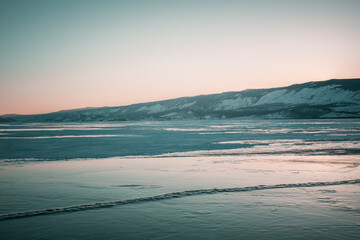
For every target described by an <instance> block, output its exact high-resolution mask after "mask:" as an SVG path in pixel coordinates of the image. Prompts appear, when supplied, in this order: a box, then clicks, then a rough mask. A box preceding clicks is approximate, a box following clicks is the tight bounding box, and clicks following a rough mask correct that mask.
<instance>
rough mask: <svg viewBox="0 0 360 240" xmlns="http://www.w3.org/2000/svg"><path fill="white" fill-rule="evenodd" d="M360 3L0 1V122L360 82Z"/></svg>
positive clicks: (314, 0) (353, 0) (354, 0)
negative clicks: (6, 117) (17, 116)
mask: <svg viewBox="0 0 360 240" xmlns="http://www.w3.org/2000/svg"><path fill="white" fill-rule="evenodd" d="M359 12H360V1H358V0H338V1H335V0H326V1H325V0H322V1H321V0H312V1H307V0H303V1H292V0H287V1H285V0H282V1H281V0H278V1H276V0H272V1H265V0H263V1H256V0H255V1H226V0H222V1H220V0H219V1H196V0H192V1H183V0H182V1H170V0H167V1H150V0H149V1H136V0H131V1H130V0H129V1H100V0H99V1H91V0H84V1H80V0H71V1H70V0H69V1H56V0H52V1H50V0H42V1H36V0H24V1H19V0H9V1H6V0H2V1H0V31H1V34H0V35H1V36H0V53H1V55H0V114H5V113H26V114H28V113H43V112H50V111H56V110H61V109H69V108H79V107H86V106H118V105H126V104H131V103H138V102H146V101H153V100H162V99H167V98H175V97H182V96H192V95H198V94H208V93H217V92H224V91H237V90H243V89H247V88H267V87H277V86H286V85H290V84H293V83H301V82H306V81H319V80H326V79H330V78H353V77H360V44H359V43H360V27H359V26H360V15H359Z"/></svg>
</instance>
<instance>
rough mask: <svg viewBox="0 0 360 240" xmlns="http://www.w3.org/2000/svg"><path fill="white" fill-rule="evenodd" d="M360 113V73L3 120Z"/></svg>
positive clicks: (3, 118)
mask: <svg viewBox="0 0 360 240" xmlns="http://www.w3.org/2000/svg"><path fill="white" fill-rule="evenodd" d="M348 117H360V79H332V80H328V81H321V82H308V83H304V84H296V85H291V86H288V87H282V88H271V89H252V90H244V91H239V92H225V93H220V94H211V95H200V96H195V97H184V98H177V99H170V100H164V101H157V102H148V103H141V104H134V105H129V106H120V107H101V108H87V109H75V110H65V111H59V112H54V113H48V114H38V115H4V116H1V117H0V121H1V122H76V121H129V120H174V119H179V120H182V119H228V118H260V119H267V118H270V119H274V118H280V119H297V118H348Z"/></svg>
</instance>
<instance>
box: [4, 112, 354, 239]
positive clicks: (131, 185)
mask: <svg viewBox="0 0 360 240" xmlns="http://www.w3.org/2000/svg"><path fill="white" fill-rule="evenodd" d="M0 128H1V129H0V133H6V134H7V135H2V136H1V137H0V144H1V146H2V147H1V148H0V159H1V162H0V192H1V198H0V206H1V207H0V220H2V221H1V223H0V234H1V236H2V238H4V239H239V238H242V239H314V238H319V239H357V238H358V236H359V234H360V229H359V223H360V203H359V201H358V199H359V198H360V180H359V176H360V158H359V142H360V141H359V140H360V139H359V138H360V136H359V132H360V122H359V120H356V119H350V120H334V121H329V120H326V121H325V120H322V121H314V120H296V121H270V120H269V121H185V122H166V121H164V122H133V123H124V124H123V123H114V124H112V123H92V124H81V123H71V124H35V125H1V126H0ZM10 129H16V131H8V130H10ZM21 129H24V131H21ZM59 129H60V130H59ZM90 129H92V130H90ZM2 130H4V131H2ZM89 131H91V134H89ZM68 136H80V137H68ZM4 137H6V139H5V138H4ZM47 137H48V138H47ZM110 207H111V208H110Z"/></svg>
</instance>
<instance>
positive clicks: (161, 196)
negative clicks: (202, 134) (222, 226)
mask: <svg viewBox="0 0 360 240" xmlns="http://www.w3.org/2000/svg"><path fill="white" fill-rule="evenodd" d="M359 183H360V179H353V180H343V181H333V182H307V183H290V184H276V185H258V186H249V187H232V188H212V189H197V190H187V191H181V192H171V193H164V194H159V195H154V196H148V197H139V198H133V199H126V200H116V201H109V202H98V203H90V204H82V205H75V206H68V207H58V208H50V209H43V210H30V211H25V212H17V213H7V214H2V215H0V221H4V220H10V219H18V218H27V217H34V216H40V215H49V214H56V213H67V212H78V211H86V210H91V209H98V208H109V207H114V206H119V205H126V204H135V203H143V202H151V201H161V200H168V199H173V198H182V197H189V196H196V195H204V194H216V193H224V192H248V191H257V190H267V189H280V188H300V187H321V186H334V185H345V184H359Z"/></svg>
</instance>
